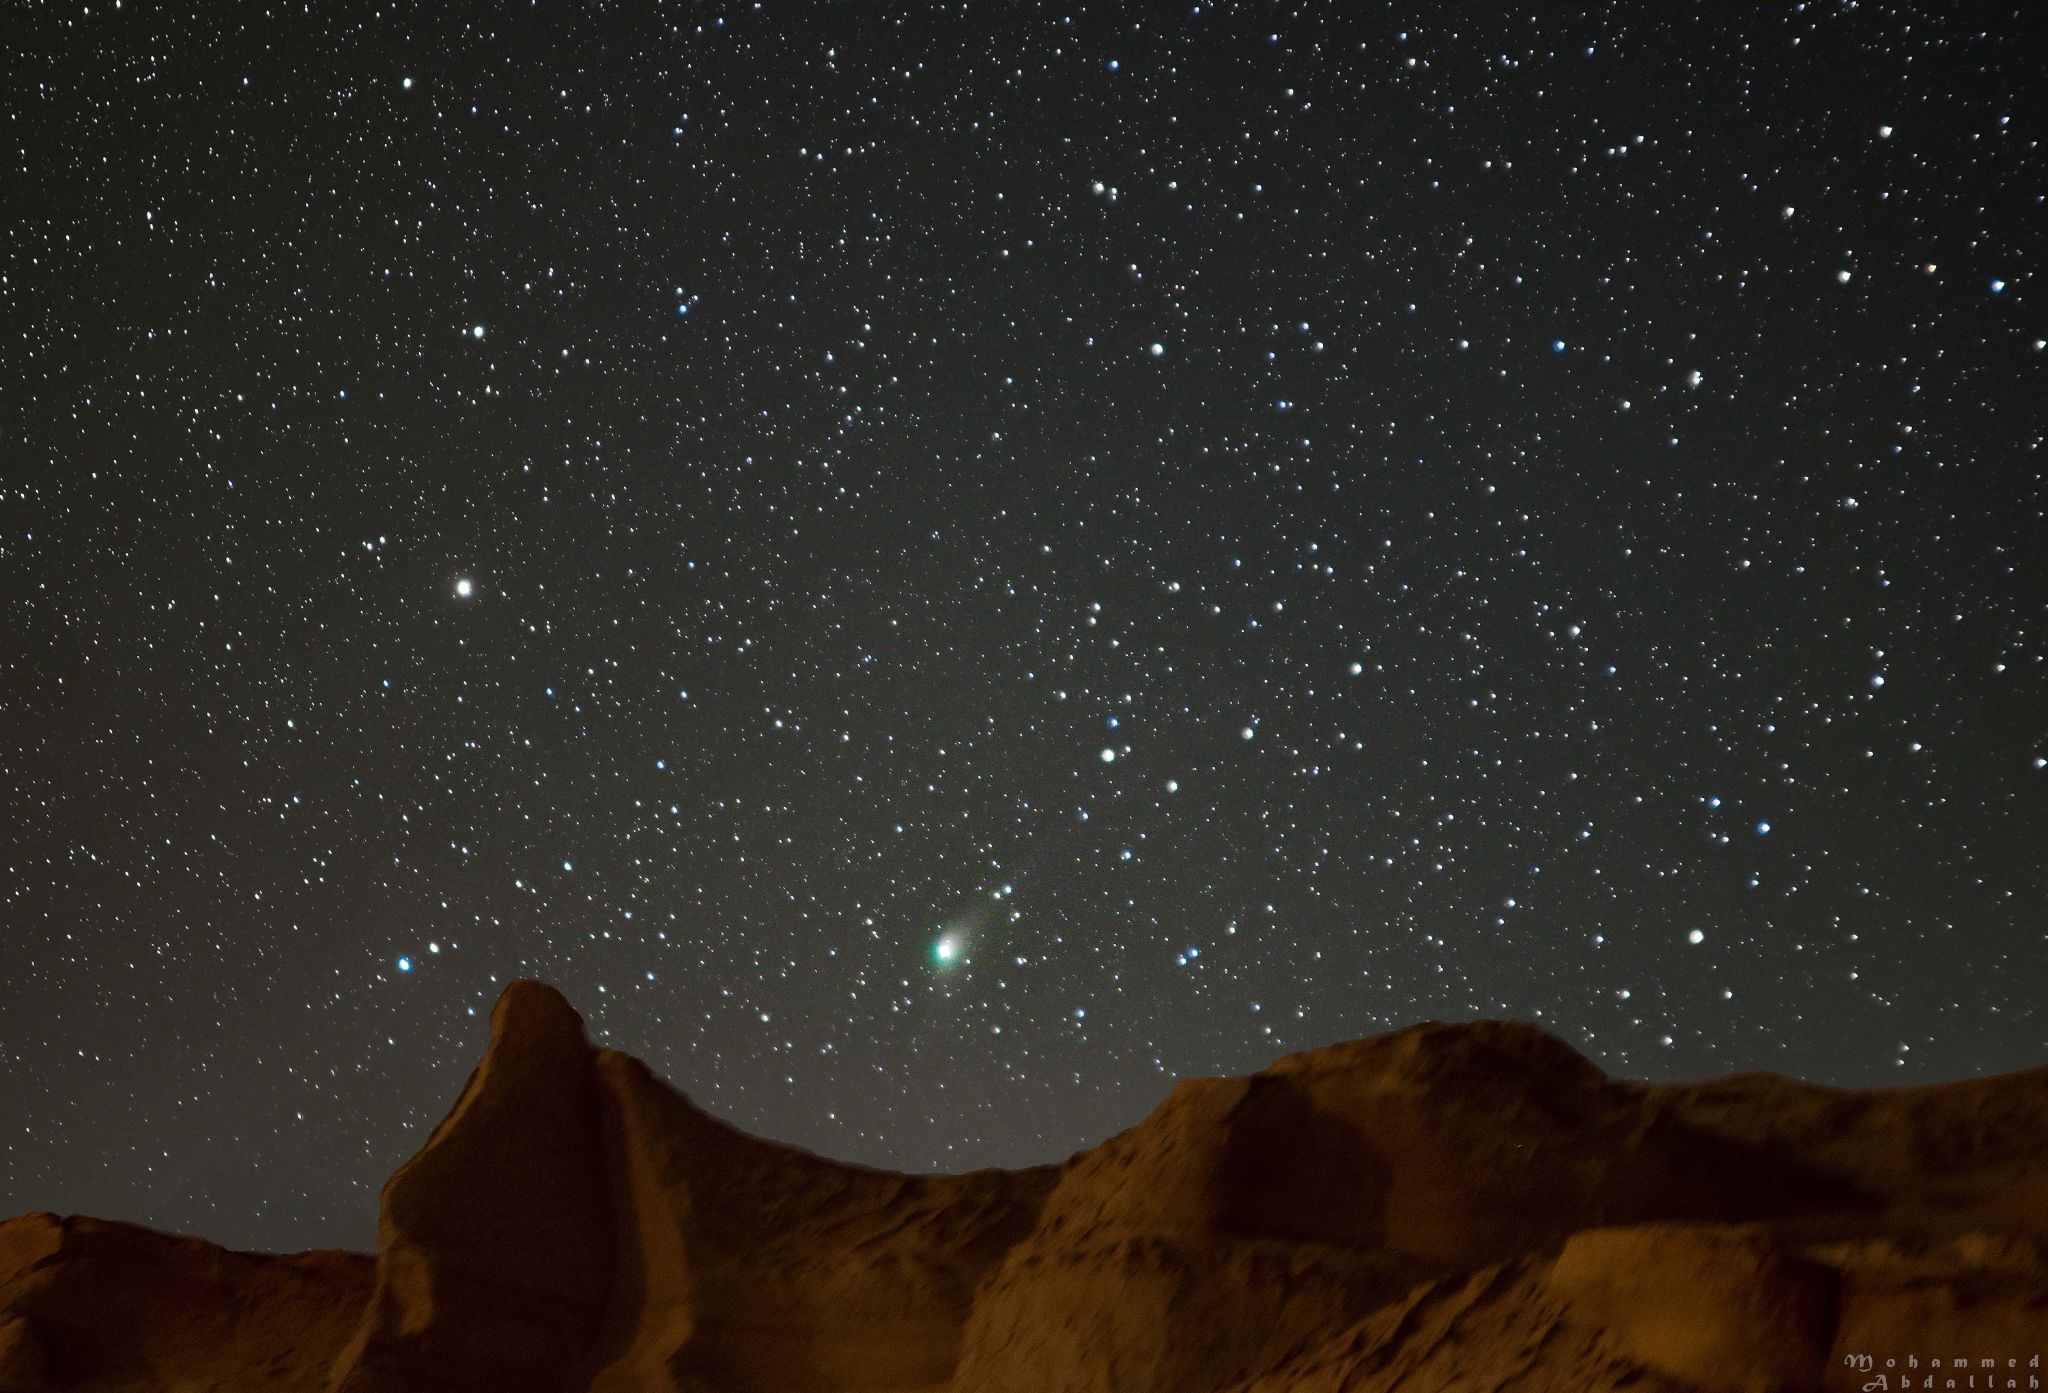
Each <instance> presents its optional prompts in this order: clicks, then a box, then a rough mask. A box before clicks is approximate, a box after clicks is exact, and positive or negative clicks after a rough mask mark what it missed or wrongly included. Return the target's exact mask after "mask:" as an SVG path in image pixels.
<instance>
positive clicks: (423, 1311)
mask: <svg viewBox="0 0 2048 1393" xmlns="http://www.w3.org/2000/svg"><path fill="white" fill-rule="evenodd" d="M596 1061H597V1056H596V1051H594V1050H593V1049H592V1048H591V1046H590V1043H589V1041H588V1040H587V1039H586V1038H585V1037H584V1033H583V1021H582V1019H581V1018H580V1017H579V1016H577V1014H576V1013H575V1011H573V1010H572V1009H570V1006H569V1004H568V1002H566V1001H564V1000H563V999H562V997H561V996H560V995H559V994H558V993H556V992H555V991H554V990H553V989H552V988H550V987H545V986H542V985H541V984H539V983H537V982H516V983H514V984H513V985H512V986H510V987H508V988H507V989H506V990H505V992H504V994H503V995H502V996H501V997H499V999H498V1004H497V1006H496V1007H495V1008H494V1009H493V1011H492V1012H491V1041H490V1045H489V1047H488V1048H487V1049H486V1051H485V1053H484V1057H483V1062H482V1063H481V1064H479V1065H478V1066H477V1068H476V1072H474V1073H473V1074H471V1075H470V1078H469V1083H468V1084H467V1086H465V1087H464V1089H463V1091H462V1095H461V1097H460V1098H459V1099H457V1100H456V1103H455V1107H454V1109H453V1111H451V1112H450V1113H449V1114H448V1116H447V1118H446V1119H444V1120H443V1121H442V1123H441V1125H440V1126H439V1127H437V1128H436V1129H435V1130H434V1133H433V1135H432V1136H430V1137H429V1138H428V1139H427V1143H426V1145H425V1146H423V1147H421V1148H420V1150H419V1152H418V1154H417V1155H415V1156H414V1157H413V1158H412V1159H411V1160H409V1161H407V1162H406V1163H405V1164H404V1165H403V1166H401V1167H399V1169H398V1171H397V1172H396V1173H395V1174H394V1175H393V1176H392V1177H391V1179H390V1180H389V1181H388V1182H386V1184H385V1186H384V1194H383V1199H382V1207H381V1210H380V1213H379V1216H378V1224H377V1284H376V1290H375V1293H374V1294H373V1295H372V1297H371V1299H370V1303H369V1308H368V1310H367V1311H365V1312H364V1315H363V1320H362V1324H361V1326H360V1328H359V1329H358V1330H357V1332H356V1335H355V1338H354V1339H353V1340H351V1341H350V1343H349V1346H348V1348H347V1349H346V1350H345V1351H344V1352H343V1353H342V1355H341V1357H340V1359H339V1360H338V1361H337V1363H336V1365H335V1368H334V1373H333V1378H332V1386H333V1388H334V1389H335V1393H403V1390H406V1389H420V1390H428V1389H434V1390H459V1389H474V1390H477V1393H486V1390H489V1391H490V1393H501V1391H503V1393H511V1391H512V1390H531V1391H532V1393H543V1390H545V1393H558V1390H560V1389H561V1388H562V1387H563V1385H564V1382H565V1380H566V1379H567V1377H568V1375H569V1374H570V1372H571V1371H572V1369H574V1368H576V1367H578V1366H579V1365H580V1363H581V1361H582V1359H583V1357H584V1352H585V1350H586V1349H587V1348H588V1347H589V1345H590V1343H591V1341H592V1340H593V1338H594V1337H595V1335H596V1333H597V1326H598V1321H599V1318H600V1317H601V1315H602V1314H603V1312H604V1310H605V1307H606V1305H607V1303H608V1301H609V1298H610V1290H611V1276H612V1268H613V1263H614V1234H613V1223H612V1209H611V1197H610V1181H609V1174H608V1171H607V1168H606V1164H605V1157H604V1152H603V1143H602V1139H601V1135H600V1131H599V1125H598V1086H597V1068H596Z"/></svg>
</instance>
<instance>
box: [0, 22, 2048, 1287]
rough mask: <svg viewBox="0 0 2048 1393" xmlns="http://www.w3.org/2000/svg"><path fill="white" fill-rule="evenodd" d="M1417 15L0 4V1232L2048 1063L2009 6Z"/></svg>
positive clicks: (305, 1216)
mask: <svg viewBox="0 0 2048 1393" xmlns="http://www.w3.org/2000/svg"><path fill="white" fill-rule="evenodd" d="M657 8H658V11H659V12H658V13H655V11H656V10H657ZM1444 8H1445V13H1443V14H1432V13H1431V12H1429V10H1428V9H1427V8H1418V9H1413V10H1406V9H1404V11H1403V13H1402V14H1400V15H1399V16H1398V17H1389V15H1388V13H1387V10H1386V7H1384V6H1379V5H1371V6H1368V5H1360V4H1350V3H1345V4H1330V5H1318V6H1309V5H1299V6H1274V5H1268V4H1250V3H1247V4H1202V5H1199V6H1196V5H1185V4H1184V5H1179V6H1157V7H1153V6H1144V5H1108V4H1098V5H1087V4H1084V3H1075V4H1071V5H1062V6H1055V7H1052V8H1044V7H1040V6H1037V5H1031V4H1020V3H1002V4H974V5H965V6H963V5H955V6H952V7H948V8H945V9H915V8H905V7H900V6H883V5H871V4H865V3H863V4H838V5H829V4H820V5H790V4H783V3H761V4H744V3H728V4H716V3H700V4H685V5H670V6H666V7H655V6H652V5H646V6H643V5H638V4H620V5H616V6H602V5H600V6H592V7H569V6H547V7H543V8H540V9H533V10H529V9H526V8H524V7H510V6H467V5H413V4H398V5H395V6H394V5H386V6H382V7H379V8H377V9H375V10H373V9H371V8H370V7H368V6H348V5H313V6H300V5H279V6H273V7H271V9H270V10H269V12H268V13H267V14H259V12H258V11H257V9H256V8H255V7H240V6H224V5H223V6H213V5H206V6H163V5H158V4H155V3H148V2H147V0H143V2H141V3H138V0H126V2H125V3H122V4H115V3H113V0H95V3H93V4H91V5H90V6H83V5H78V4H72V5H68V6H31V7H24V8H22V9H21V10H20V11H19V12H17V13H16V14H15V16H14V17H13V18H11V19H10V20H9V21H8V25H9V35H8V41H7V48H8V50H9V64H10V71H11V73H12V76H11V77H10V79H9V82H8V84H7V87H8V92H7V96H6V97H5V98H4V99H0V100H4V106H5V119H4V130H5V152H4V158H5V166H4V173H0V189H4V196H0V204H4V207H5V214H4V217H5V222H6V233H7V235H6V241H5V244H4V249H0V328H4V333H0V366H4V376H0V422H4V431H5V437H4V442H5V443H4V451H0V1213H13V1212H17V1211H21V1210H25V1209H31V1208H45V1209H55V1210H59V1211H79V1212H87V1213H93V1214H99V1215H103V1216H107V1217H115V1218H126V1219H135V1220H141V1221H145V1222H148V1223H151V1224H155V1225H158V1226H162V1227H168V1228H174V1229H180V1230H187V1231H194V1232H199V1233H203V1234H206V1235H208V1236H211V1237H214V1238H216V1239H219V1240H222V1241H225V1242H228V1243H231V1244H237V1245H247V1246H260V1247H276V1248H289V1247H299V1246H307V1245H314V1244H341V1243H345V1244H350V1245H354V1246H368V1245H369V1244H370V1243H371V1242H372V1239H373V1233H374V1224H375V1214H376V1193H377V1187H378V1186H379V1184H380V1183H381V1182H382V1180H383V1178H384V1176H385V1175H386V1174H387V1173H388V1172H389V1171H390V1170H391V1169H392V1168H393V1167H394V1166H396V1165H397V1164H398V1163H399V1162H400V1161H401V1160H402V1159H403V1158H404V1157H405V1156H406V1155H408V1154H409V1153H410V1152H411V1150H412V1149H414V1148H415V1147H416V1146H417V1145H418V1144H419V1143H420V1141H421V1140H422V1139H423V1138H424V1136H425V1132H426V1129H428V1128H429V1127H431V1126H432V1124H433V1123H434V1122H435V1121H437V1120H438V1119H439V1118H440V1116H441V1115H442V1113H443V1112H444V1110H445V1109H446V1107H447V1106H448V1104H449V1103H450V1101H451V1100H452V1099H453V1097H454V1095H455V1094H456V1092H457V1091H458V1090H459V1088H460V1087H461V1084H462V1080H463V1078H464V1077H465V1075H466V1073H467V1071H468V1070H469V1068H470V1067H471V1065H472V1063H473V1062H474V1060H475V1057H476V1056H477V1054H478V1052H479V1050H480V1048H481V1047H482V1044H483V1042H484V1039H485V1036H486V1022H485V1019H484V1017H485V1015H486V1013H487V1011H488V1008H489V1005H490V1003H491V1001H492V1000H493V999H494V997H495V995H496V993H497V991H498V989H499V988H500V986H501V985H502V984H503V983H504V982H506V981H507V980H509V979H511V978H514V977H522V976H533V977H541V978H545V979H547V980H549V981H551V982H554V983H556V984H558V985H559V986H560V987H562V989H563V990H564V991H566V992H567V993H568V994H569V996H570V998H571V999H572V1000H573V1001H574V1002H575V1003H576V1004H577V1005H578V1007H579V1008H580V1009H581V1010H582V1011H583V1012H584V1014H585V1016H586V1018H587V1020H588V1021H589V1023H590V1026H591V1029H592V1031H593V1033H594V1034H595V1035H596V1036H597V1037H598V1038H599V1039H600V1040H602V1041H603V1042H605V1043H609V1044H612V1045H615V1046H617V1047H619V1048H622V1049H626V1050H628V1051H630V1052H632V1053H635V1054H637V1055H640V1056H641V1057H643V1058H645V1059H647V1060H648V1061H649V1062H650V1063H651V1064H652V1065H653V1066H654V1067H655V1068H656V1069H657V1070H658V1071H659V1072H661V1073H662V1074H664V1075H665V1076H667V1077H668V1078H669V1079H670V1080H672V1081H673V1082H674V1083H675V1084H676V1085H677V1086H678V1087H680V1088H682V1089H683V1090H685V1091H686V1092H688V1093H689V1094H690V1095H691V1096H692V1097H694V1098H696V1099H697V1100H699V1101H700V1102H701V1103H703V1104H704V1105H705V1106H707V1107H709V1108H710V1109H711V1110H712V1111H714V1112H715V1113H717V1114H718V1115H720V1116H722V1117H725V1118H727V1119H729V1120H731V1121H732V1122H734V1123H736V1124H738V1125H740V1126H742V1127H745V1128H747V1129H749V1130H752V1131H755V1132H758V1133H761V1134H765V1135H767V1136H770V1137H774V1138H778V1139H782V1140H787V1141H790V1142H794V1143H798V1144H801V1145H803V1146H807V1147H810V1148H813V1149H815V1150H818V1151H820V1152H823V1153H826V1154H829V1155H832V1156H836V1157H840V1158H845V1159H850V1160H857V1161H862V1162H868V1163H873V1164H879V1165H887V1166H894V1167H902V1168H909V1169H929V1168H943V1169H958V1168H965V1167H970V1166H979V1165H990V1164H1004V1165H1011V1164H1022V1163H1029V1162H1040V1161H1048V1160H1054V1159H1057V1158H1060V1157H1062V1156H1064V1155H1065V1154H1067V1153H1068V1152H1070V1151H1071V1150H1073V1149H1075V1148H1077V1147H1080V1146H1083V1145H1086V1144H1090V1143H1093V1142H1095V1141H1097V1140H1099V1139H1101V1138H1102V1137H1103V1136H1105V1135H1106V1134H1108V1133H1109V1132H1111V1131H1113V1130H1116V1129H1117V1128H1120V1127H1122V1126H1125V1125H1128V1124H1130V1123H1132V1122H1134V1121H1136V1120H1137V1119H1138V1118H1139V1117H1141V1116H1142V1115H1143V1114H1144V1113H1145V1112H1146V1111H1147V1110H1149V1109H1150V1108H1151V1107H1152V1105H1153V1104H1154V1103H1156V1102H1157V1101H1158V1099H1159V1098H1160V1097H1161V1096H1162V1095H1163V1094H1164V1092H1165V1091H1166V1090H1167V1088H1168V1087H1169V1085H1170V1084H1171V1082H1172V1081H1173V1080H1174V1079H1176V1078H1180V1077H1184V1076H1188V1075H1199V1074H1210V1073H1219V1072H1243V1071H1248V1070H1251V1069H1254V1068H1257V1067H1259V1066H1260V1065H1262V1064H1264V1063H1266V1062H1267V1061H1268V1060H1270V1059H1271V1058H1272V1057H1274V1056H1275V1055H1277V1054H1280V1053H1282V1052H1283V1051H1288V1050H1295V1049H1301V1048H1306V1047H1309V1046H1313V1045H1318V1044H1323V1043H1327V1042H1330V1041H1334V1040H1339V1039H1344V1038H1349V1037H1354V1036H1358V1035H1364V1034H1371V1033H1374V1032H1379V1031H1384V1030H1388V1029H1392V1028H1395V1027H1398V1026H1400V1025H1403V1024H1406V1023H1408V1022H1411V1021H1415V1020H1418V1019H1422V1018H1427V1017H1474V1016H1514V1017H1521V1018H1526V1019H1530V1020H1535V1021H1538V1022H1541V1023H1542V1024H1544V1025H1547V1026H1549V1027H1550V1028H1551V1029H1553V1030H1555V1031H1557V1032H1558V1033H1559V1034H1560V1035H1561V1036H1562V1037H1563V1038H1565V1039H1566V1040H1568V1041H1570V1042H1571V1043H1573V1044H1574V1045H1576V1046H1577V1047H1578V1048H1580V1049H1582V1050H1584V1051H1585V1052H1586V1053H1587V1054H1588V1055H1589V1056H1590V1057H1591V1058H1593V1059H1594V1060H1596V1061H1597V1062H1599V1063H1600V1064H1601V1065H1602V1066H1603V1067H1605V1068H1607V1069H1608V1070H1610V1071H1612V1072H1615V1073H1618V1074H1623V1075H1628V1076H1634V1077H1643V1078H1654V1079H1669V1078H1688V1077H1700V1076H1705V1075H1712V1074H1718V1073H1725V1072H1731V1071H1735V1070H1742V1069H1758V1068H1762V1069H1772V1070H1778V1071H1781V1072H1785V1073H1792V1074H1798V1075H1802V1076H1805V1077H1809V1078H1813V1079H1817V1080H1822V1081H1826V1082H1832V1083H1840V1084H1855V1085H1873V1084H1896V1083H1907V1082H1916V1081H1927V1080H1934V1079H1945V1078H1953V1077H1959V1076H1964V1075H1971V1074H1978V1073H1984V1072H1991V1071H2000V1070H2008V1069H2014V1068H2019V1067H2023V1066H2027V1065H2032V1064H2037V1063H2040V1062H2041V1061H2042V1060H2043V1059H2044V1057H2048V1038H2044V1037H2048V1024H2044V1020H2048V1018H2044V1010H2043V1006H2042V989H2043V986H2044V984H2048V948H2044V905H2048V875H2044V856H2043V850H2044V845H2048V770H2044V768H2043V765H2044V761H2048V606H2044V601H2048V546H2044V538H2048V479H2044V452H2043V449H2042V442H2043V439H2044V433H2048V406H2044V403H2048V373H2044V369H2048V351H2044V336H2048V315H2044V313H2043V311H2042V307H2043V301H2044V298H2048V282H2044V279H2043V270H2044V267H2043V265H2042V253H2043V237H2042V229H2043V227H2044V226H2048V206H2044V198H2048V152H2044V149H2043V133H2042V125H2041V121H2042V107H2041V105H2040V103H2039V101H2038V93H2039V82H2040V77H2039V69H2038V67H2037V61H2036V60H2037V59H2038V57H2039V53H2038V50H2036V49H2033V48H2031V47H2030V46H2029V44H2028V42H2027V37H2028V35H2029V32H2030V29H2031V27H2032V26H2034V25H2035V24H2036V23H2037V21H2038V15H2036V14H2035V13H2034V12H2033V11H2032V9H2031V7H2030V6H2028V5H2021V4H2014V5H2008V6H2006V7H2005V8H2004V10H2003V13H2002V16H1999V15H1992V14H1991V13H1990V12H1988V11H1983V10H1976V11H1972V13H1975V14H1976V15H1978V16H1979V18H1978V19H1977V20H1976V21H1974V22H1973V23H1971V24H1969V25H1964V24H1961V23H1959V22H1957V21H1955V20H1953V19H1947V18H1944V16H1945V15H1947V14H1949V13H1950V12H1952V10H1953V7H1950V6H1947V5H1928V6H1925V7H1919V8H1914V7H1899V6H1894V5H1889V4H1872V3H1864V4H1860V5H1856V4H1837V3H1818V4H1815V3H1810V4H1804V5H1793V4H1779V5H1774V6H1766V7H1756V8H1755V9H1754V10H1752V9H1751V7H1735V6H1726V7H1723V6H1708V7H1704V8H1706V9H1707V10H1708V11H1709V13H1710V15H1711V16H1712V17H1711V18H1709V19H1698V18H1689V17H1684V16H1678V15H1673V14H1671V13H1669V10H1670V9H1671V8H1672V7H1669V6H1663V5H1643V6H1639V7H1604V8H1600V9H1596V10H1594V11H1591V12H1585V13H1580V14H1577V15H1574V16H1566V17H1559V16H1558V15H1555V14H1550V13H1548V12H1549V11H1551V10H1552V9H1553V7H1539V8H1541V9H1543V10H1545V11H1546V17H1545V18H1544V19H1543V20H1542V21H1541V22H1536V21H1533V20H1531V19H1529V18H1528V17H1526V16H1524V17H1518V18H1512V19H1510V18H1505V17H1500V16H1493V17H1487V16H1483V15H1475V14H1472V13H1468V12H1467V11H1469V10H1476V9H1478V8H1481V7H1465V6H1458V7H1444ZM1965 8H1966V9H1967V8H1968V7H1965ZM179 10H188V11H189V10H196V11H199V12H200V14H199V17H197V18H193V17H191V16H189V15H185V14H179V13H176V11H179ZM1737 11H1742V12H1743V15H1742V16H1740V17H1738V15H1737ZM1070 16H1071V17H1070ZM2030 90H2031V91H2032V92H2033V94H2034V99H2033V100H2029V99H2028V97H2027V94H2028V92H2029V91H2030Z"/></svg>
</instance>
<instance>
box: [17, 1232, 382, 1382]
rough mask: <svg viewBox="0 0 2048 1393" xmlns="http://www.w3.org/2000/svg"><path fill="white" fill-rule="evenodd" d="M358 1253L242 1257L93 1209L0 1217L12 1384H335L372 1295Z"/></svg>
mask: <svg viewBox="0 0 2048 1393" xmlns="http://www.w3.org/2000/svg"><path fill="white" fill-rule="evenodd" d="M371 1269H372V1263H371V1260H370V1259H369V1258H367V1257H365V1256H363V1255H361V1254H359V1253H334V1252H314V1253H298V1254H294V1255H292V1256H289V1257H278V1256H272V1255H269V1254H261V1253H231V1252H229V1251H227V1250H226V1249H224V1248H218V1247H215V1246H214V1245H213V1244H211V1243H206V1242H202V1241H201V1240H199V1239H196V1238H177V1237H173V1236H171V1235H169V1234H162V1233H157V1232H154V1231H153V1230H150V1229H145V1228H138V1227H136V1226H135V1225H133V1224H116V1223H107V1222H105V1221H103V1220H99V1219H87V1218H82V1217H73V1218H58V1217H57V1216H56V1215H54V1214H26V1215H23V1216H22V1217H20V1218H18V1219H11V1220H9V1221H7V1222H6V1223H4V1224H0V1393H54V1390H58V1389H73V1388H87V1389H102V1388H104V1389H145V1388H179V1389H188V1388H189V1389H195V1390H196V1389H211V1388H221V1389H228V1388H234V1389H274V1390H279V1393H283V1390H294V1391H295V1393H296V1391H297V1390H303V1391H304V1393H314V1390H318V1389H321V1388H324V1387H325V1386H326V1382H327V1371H328V1368H329V1366H330V1365H332V1364H333V1362H334V1358H335V1355H336V1353H337V1352H338V1351H339V1350H340V1349H341V1347H342V1345H343V1343H344V1342H345V1341H347V1339H348V1338H349V1334H350V1332H351V1331H352V1330H353V1329H354V1327H355V1324H356V1322H357V1320H358V1319H359V1318H360V1316H361V1313H362V1310H363V1306H364V1303H365V1302H366V1300H367V1299H368V1297H369V1294H370V1284H371Z"/></svg>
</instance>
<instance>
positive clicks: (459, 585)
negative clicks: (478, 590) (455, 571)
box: [455, 580, 475, 600]
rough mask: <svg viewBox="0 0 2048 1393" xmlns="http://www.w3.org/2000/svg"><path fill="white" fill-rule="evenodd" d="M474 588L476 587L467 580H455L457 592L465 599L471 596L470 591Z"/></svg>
mask: <svg viewBox="0 0 2048 1393" xmlns="http://www.w3.org/2000/svg"><path fill="white" fill-rule="evenodd" d="M473 589H475V587H474V586H472V585H471V584H470V583H469V582H468V581H467V580H458V581H456V582H455V593H456V594H458V595H460V596H461V597H462V598H463V599H465V600H466V599H468V598H469V596H470V592H471V591H472V590H473Z"/></svg>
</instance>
